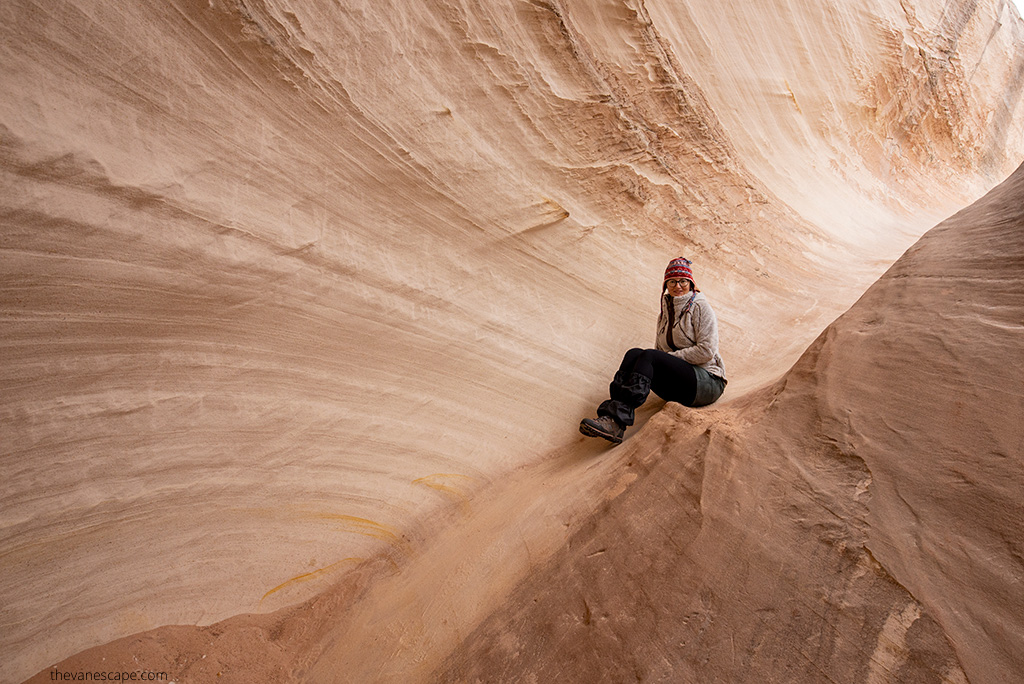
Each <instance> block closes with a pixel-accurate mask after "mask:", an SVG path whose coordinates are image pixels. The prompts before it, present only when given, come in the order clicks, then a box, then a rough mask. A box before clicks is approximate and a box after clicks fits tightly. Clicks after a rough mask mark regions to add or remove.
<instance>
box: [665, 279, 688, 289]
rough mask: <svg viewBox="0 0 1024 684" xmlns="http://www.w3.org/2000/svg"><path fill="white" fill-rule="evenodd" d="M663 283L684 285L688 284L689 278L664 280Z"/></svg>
mask: <svg viewBox="0 0 1024 684" xmlns="http://www.w3.org/2000/svg"><path fill="white" fill-rule="evenodd" d="M665 284H666V285H676V286H678V287H686V286H687V285H689V284H690V281H689V280H685V279H684V280H666V281H665Z"/></svg>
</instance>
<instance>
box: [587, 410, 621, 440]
mask: <svg viewBox="0 0 1024 684" xmlns="http://www.w3.org/2000/svg"><path fill="white" fill-rule="evenodd" d="M580 432H582V433H583V434H584V435H586V436H587V437H601V438H602V439H607V440H608V441H609V442H611V443H612V444H622V435H623V434H624V433H625V432H626V428H624V427H622V426H621V425H619V423H618V421H616V420H615V419H614V418H612V417H611V416H600V417H598V418H584V419H583V420H581V421H580Z"/></svg>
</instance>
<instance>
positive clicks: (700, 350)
mask: <svg viewBox="0 0 1024 684" xmlns="http://www.w3.org/2000/svg"><path fill="white" fill-rule="evenodd" d="M690 316H692V317H693V330H694V333H695V335H696V338H697V339H696V340H695V341H694V344H693V345H692V346H689V347H683V348H682V349H679V350H677V351H674V352H671V353H672V354H673V355H674V356H678V357H679V358H681V359H682V360H683V361H686V362H687V363H691V364H693V365H694V366H702V365H704V364H705V363H708V362H709V361H711V360H713V359H714V358H715V354H717V353H718V319H717V318H715V312H714V311H712V310H711V307H710V306H708V305H706V304H704V303H703V302H702V303H700V304H697V303H696V302H694V306H693V309H692V310H691V311H690Z"/></svg>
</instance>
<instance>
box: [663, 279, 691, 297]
mask: <svg viewBox="0 0 1024 684" xmlns="http://www.w3.org/2000/svg"><path fill="white" fill-rule="evenodd" d="M665 287H667V288H668V293H669V294H670V295H672V296H673V297H682V296H683V295H684V294H689V292H690V287H691V285H690V281H689V280H687V279H686V278H672V279H671V280H666V281H665Z"/></svg>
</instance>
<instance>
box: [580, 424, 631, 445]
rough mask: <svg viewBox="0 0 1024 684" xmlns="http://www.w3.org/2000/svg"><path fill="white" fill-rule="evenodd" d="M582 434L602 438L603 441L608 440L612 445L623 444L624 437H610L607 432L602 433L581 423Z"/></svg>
mask: <svg viewBox="0 0 1024 684" xmlns="http://www.w3.org/2000/svg"><path fill="white" fill-rule="evenodd" d="M580 432H581V433H583V434H584V435H586V436H587V437H600V438H601V439H607V440H608V441H609V442H611V443H612V444H622V437H616V436H615V435H610V434H608V433H607V432H601V431H600V430H598V429H597V428H594V427H591V426H590V425H588V424H587V423H583V422H581V423H580Z"/></svg>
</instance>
